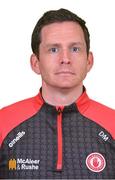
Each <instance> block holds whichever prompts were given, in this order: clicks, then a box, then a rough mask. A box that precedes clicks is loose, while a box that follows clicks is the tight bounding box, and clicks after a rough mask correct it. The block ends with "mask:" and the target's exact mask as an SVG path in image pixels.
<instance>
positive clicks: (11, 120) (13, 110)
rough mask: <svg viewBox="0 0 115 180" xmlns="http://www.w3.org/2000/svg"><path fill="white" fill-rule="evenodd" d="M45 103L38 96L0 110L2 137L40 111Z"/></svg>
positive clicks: (0, 132) (0, 131)
mask: <svg viewBox="0 0 115 180" xmlns="http://www.w3.org/2000/svg"><path fill="white" fill-rule="evenodd" d="M42 104H43V102H42V101H41V100H40V98H39V94H38V95H37V96H34V97H31V98H28V99H24V100H22V101H19V102H16V103H14V104H11V105H9V106H6V107H4V108H2V109H1V110H0V136H1V134H2V137H5V136H6V135H7V134H8V133H9V132H10V131H11V130H12V129H13V128H15V127H16V126H18V125H19V124H20V123H22V122H23V121H25V120H27V119H29V118H30V117H32V116H33V115H34V114H36V112H38V111H39V109H40V108H41V106H42Z"/></svg>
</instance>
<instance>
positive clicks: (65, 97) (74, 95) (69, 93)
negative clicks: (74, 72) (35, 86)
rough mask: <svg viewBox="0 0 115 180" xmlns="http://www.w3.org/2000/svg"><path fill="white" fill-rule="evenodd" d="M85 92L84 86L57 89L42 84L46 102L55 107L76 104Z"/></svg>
mask: <svg viewBox="0 0 115 180" xmlns="http://www.w3.org/2000/svg"><path fill="white" fill-rule="evenodd" d="M82 92H83V84H80V85H79V86H77V87H74V88H68V89H65V88H55V87H51V86H47V85H45V84H42V96H43V99H44V100H45V102H47V103H48V104H51V105H53V106H67V105H70V104H72V103H73V102H75V101H76V100H77V99H78V98H79V96H80V95H81V94H82Z"/></svg>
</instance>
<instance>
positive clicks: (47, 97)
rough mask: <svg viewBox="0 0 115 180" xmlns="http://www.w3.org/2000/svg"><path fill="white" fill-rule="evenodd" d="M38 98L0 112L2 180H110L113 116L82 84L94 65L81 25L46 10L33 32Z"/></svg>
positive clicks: (114, 167)
mask: <svg viewBox="0 0 115 180" xmlns="http://www.w3.org/2000/svg"><path fill="white" fill-rule="evenodd" d="M32 50H33V54H32V55H31V60H30V61H31V67H32V69H33V71H34V72H36V73H37V74H40V75H41V78H42V88H41V89H40V92H39V94H38V95H37V96H35V97H32V98H29V99H26V100H23V101H20V102H18V103H15V104H13V105H10V106H8V107H4V108H3V109H1V112H0V135H1V136H0V145H1V148H0V178H2V179H4V178H7V179H8V178H9V179H23V178H24V179H112V178H113V179H114V178H115V112H114V110H112V109H111V108H108V107H106V106H104V105H102V104H100V103H98V102H95V101H93V100H91V99H90V98H89V97H88V95H87V93H86V89H85V87H84V86H83V80H84V78H85V77H86V75H87V73H88V72H89V71H90V69H91V68H92V65H93V54H92V53H91V52H90V37H89V32H88V29H87V27H86V25H85V21H84V20H82V19H81V18H80V17H78V16H77V15H75V14H73V13H72V12H70V11H68V10H66V9H59V10H56V11H48V12H46V13H45V14H44V15H43V16H42V17H41V18H40V20H39V21H38V22H37V24H36V26H35V28H34V31H33V34H32Z"/></svg>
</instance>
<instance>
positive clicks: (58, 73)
mask: <svg viewBox="0 0 115 180" xmlns="http://www.w3.org/2000/svg"><path fill="white" fill-rule="evenodd" d="M55 74H56V75H61V74H62V75H63V74H64V75H75V73H73V72H71V71H59V72H57V73H55Z"/></svg>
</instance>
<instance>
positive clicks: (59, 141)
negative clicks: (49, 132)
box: [56, 107, 64, 171]
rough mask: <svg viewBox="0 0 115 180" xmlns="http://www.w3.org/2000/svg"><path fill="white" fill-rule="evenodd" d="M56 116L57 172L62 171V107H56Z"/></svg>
mask: <svg viewBox="0 0 115 180" xmlns="http://www.w3.org/2000/svg"><path fill="white" fill-rule="evenodd" d="M56 109H57V112H58V115H57V146H58V153H57V154H58V155H57V165H56V169H57V170H58V171H60V170H62V159H63V142H62V141H63V140H62V112H63V109H64V107H56Z"/></svg>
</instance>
